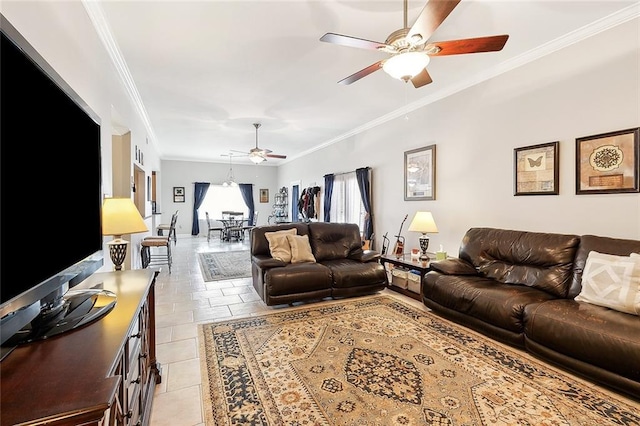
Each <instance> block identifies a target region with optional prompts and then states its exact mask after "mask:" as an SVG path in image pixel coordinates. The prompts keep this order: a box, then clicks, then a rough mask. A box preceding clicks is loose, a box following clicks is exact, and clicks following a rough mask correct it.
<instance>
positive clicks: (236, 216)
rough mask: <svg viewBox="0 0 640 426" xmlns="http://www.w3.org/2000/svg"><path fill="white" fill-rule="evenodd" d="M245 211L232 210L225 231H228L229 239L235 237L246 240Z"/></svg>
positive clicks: (238, 239)
mask: <svg viewBox="0 0 640 426" xmlns="http://www.w3.org/2000/svg"><path fill="white" fill-rule="evenodd" d="M243 225H244V213H242V212H231V214H230V215H229V219H228V226H227V229H226V230H225V232H226V233H227V235H226V237H227V241H231V240H232V239H235V240H237V241H241V240H244V229H243Z"/></svg>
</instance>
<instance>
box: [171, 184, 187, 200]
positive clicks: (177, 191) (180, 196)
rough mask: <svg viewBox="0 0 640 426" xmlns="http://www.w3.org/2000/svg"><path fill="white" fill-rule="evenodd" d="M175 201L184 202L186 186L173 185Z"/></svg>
mask: <svg viewBox="0 0 640 426" xmlns="http://www.w3.org/2000/svg"><path fill="white" fill-rule="evenodd" d="M173 202H174V203H184V186H174V187H173Z"/></svg>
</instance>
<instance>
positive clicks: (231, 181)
mask: <svg viewBox="0 0 640 426" xmlns="http://www.w3.org/2000/svg"><path fill="white" fill-rule="evenodd" d="M231 157H233V154H231V153H229V173H228V174H227V180H225V181H224V182H222V186H224V187H225V188H227V187H234V186H238V184H237V183H236V180H235V179H234V177H233V167H232V166H231Z"/></svg>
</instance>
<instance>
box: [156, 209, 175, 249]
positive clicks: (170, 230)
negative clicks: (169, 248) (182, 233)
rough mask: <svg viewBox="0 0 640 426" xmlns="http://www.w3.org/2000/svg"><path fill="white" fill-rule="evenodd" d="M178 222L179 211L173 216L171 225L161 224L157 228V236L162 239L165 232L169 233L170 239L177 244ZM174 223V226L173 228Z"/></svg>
mask: <svg viewBox="0 0 640 426" xmlns="http://www.w3.org/2000/svg"><path fill="white" fill-rule="evenodd" d="M177 220H178V210H176V212H175V213H174V214H172V215H171V223H161V224H160V225H158V226H156V234H158V236H160V237H161V236H163V235H164V231H167V235H168V236H169V238H173V243H174V244H177V243H178V238H177V236H176V228H175V223H174V222H175V221H177ZM172 223H173V224H174V226H173V228H171V224H172Z"/></svg>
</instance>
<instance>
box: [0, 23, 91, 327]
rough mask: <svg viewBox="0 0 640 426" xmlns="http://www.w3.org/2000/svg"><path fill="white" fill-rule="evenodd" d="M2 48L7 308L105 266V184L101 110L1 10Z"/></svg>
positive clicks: (1, 306)
mask: <svg viewBox="0 0 640 426" xmlns="http://www.w3.org/2000/svg"><path fill="white" fill-rule="evenodd" d="M0 54H1V58H0V67H1V68H0V96H1V103H0V114H1V115H0V161H1V164H0V167H1V168H0V195H1V201H0V203H1V216H0V236H1V237H0V242H1V245H0V254H1V262H0V280H1V281H0V284H1V288H0V317H3V316H6V315H7V314H8V313H10V312H11V311H12V310H15V309H16V308H21V307H22V306H21V305H26V304H29V303H31V304H33V303H34V302H35V300H37V299H40V298H41V297H42V294H43V293H49V292H50V291H51V290H55V287H57V286H59V285H60V284H67V285H69V286H71V285H73V283H71V284H69V283H70V282H72V281H73V279H74V278H78V277H86V276H87V275H88V274H91V273H93V272H94V271H95V270H96V269H98V268H99V267H100V266H102V230H101V202H102V185H101V154H100V125H99V123H98V121H97V119H96V118H95V117H97V116H96V115H95V114H94V113H93V112H92V111H90V110H89V109H88V108H87V107H86V105H84V103H83V102H82V101H81V100H80V98H79V96H78V95H77V94H75V92H73V90H71V89H70V87H69V86H68V85H67V84H66V83H64V81H63V80H62V79H61V78H60V76H59V75H58V74H57V73H56V72H55V71H54V70H53V69H52V68H51V66H50V65H49V64H47V63H46V61H44V59H43V58H42V57H41V56H40V55H39V54H38V53H37V52H36V51H35V50H34V49H33V47H31V45H30V44H28V43H27V42H26V40H24V39H23V38H22V37H21V35H20V34H19V33H18V32H17V31H16V30H15V28H13V27H12V26H11V25H10V24H9V23H8V22H7V21H6V19H5V18H4V17H2V45H1V46H0ZM81 105H82V106H81ZM87 259H89V260H90V262H89V263H90V265H88V266H86V265H85V263H86V260H87ZM95 262H99V264H98V265H96V264H95ZM86 268H89V269H90V270H86ZM43 286H44V287H43ZM36 290H37V291H36ZM34 299H35V300H34Z"/></svg>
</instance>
